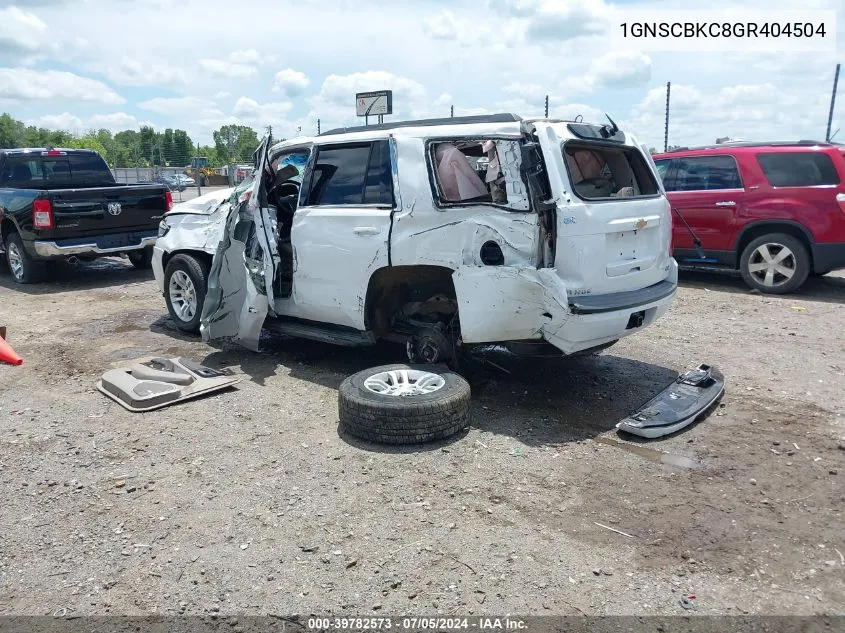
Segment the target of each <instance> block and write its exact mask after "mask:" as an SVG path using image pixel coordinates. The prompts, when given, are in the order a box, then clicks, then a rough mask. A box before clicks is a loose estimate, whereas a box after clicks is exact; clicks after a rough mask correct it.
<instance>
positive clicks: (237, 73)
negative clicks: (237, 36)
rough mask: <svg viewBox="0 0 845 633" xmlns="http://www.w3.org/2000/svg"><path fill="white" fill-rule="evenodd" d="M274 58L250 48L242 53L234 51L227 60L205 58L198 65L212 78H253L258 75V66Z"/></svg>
mask: <svg viewBox="0 0 845 633" xmlns="http://www.w3.org/2000/svg"><path fill="white" fill-rule="evenodd" d="M275 58H276V57H275V55H262V54H261V53H259V52H258V51H257V50H255V49H253V48H250V49H247V50H243V51H234V52H233V53H230V54H229V57H228V58H227V59H214V58H208V57H206V58H203V59H200V60H199V65H200V66H201V67H202V68H203V69H204V70H205V71H207V72H208V73H210V74H212V75H214V76H218V77H231V78H233V79H238V78H247V77H254V76H255V75H257V74H258V68H259V66H262V65H265V64H268V63H270V62H272V61H273V60H275Z"/></svg>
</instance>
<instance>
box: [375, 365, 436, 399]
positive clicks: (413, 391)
mask: <svg viewBox="0 0 845 633" xmlns="http://www.w3.org/2000/svg"><path fill="white" fill-rule="evenodd" d="M445 385H446V380H445V379H444V378H443V376H441V375H439V374H434V373H432V372H428V371H420V370H418V369H394V370H391V371H382V372H379V373H377V374H373V375H372V376H370V377H369V378H367V379H366V380H364V387H366V388H367V389H368V390H369V391H372V392H373V393H377V394H380V395H382V396H421V395H424V394H427V393H434V392H435V391H439V390H440V389H442V388H443V387H444V386H445Z"/></svg>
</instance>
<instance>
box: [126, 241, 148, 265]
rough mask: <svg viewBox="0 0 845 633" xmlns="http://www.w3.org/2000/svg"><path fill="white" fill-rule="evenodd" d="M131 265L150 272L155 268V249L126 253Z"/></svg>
mask: <svg viewBox="0 0 845 633" xmlns="http://www.w3.org/2000/svg"><path fill="white" fill-rule="evenodd" d="M126 256H127V257H128V258H129V261H130V263H131V264H132V265H133V266H134V267H135V268H137V269H138V270H149V269H150V268H152V266H153V247H152V246H147V247H146V248H144V249H140V250H137V251H129V252H128V253H126Z"/></svg>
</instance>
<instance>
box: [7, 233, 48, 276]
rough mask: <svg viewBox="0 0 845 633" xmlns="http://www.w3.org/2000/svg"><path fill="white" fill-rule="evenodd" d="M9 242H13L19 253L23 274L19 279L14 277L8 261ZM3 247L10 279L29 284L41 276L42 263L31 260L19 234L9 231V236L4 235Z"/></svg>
mask: <svg viewBox="0 0 845 633" xmlns="http://www.w3.org/2000/svg"><path fill="white" fill-rule="evenodd" d="M9 244H14V245H15V247H16V248H17V251H18V252H19V253H20V255H21V263H22V265H23V275H22V276H21V278H20V279H18V278H17V277H15V274H14V273H13V272H12V263H11V262H10V261H9ZM3 247H4V248H5V249H6V265H7V266H8V267H9V274H10V275H11V277H12V281H14V282H15V283H17V284H30V283H34V282H36V281H38V280H39V279H40V278H41V276H42V274H43V271H44V267H43V264H42V262H36V261H33V259H32V257H30V255H29V253H27V252H26V248H25V247H24V245H23V240H22V239H21V236H20V235H18V234H17V233H10V234H9V236H8V237H6V243H5V244H4V246H3Z"/></svg>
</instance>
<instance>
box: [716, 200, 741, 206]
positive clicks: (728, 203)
mask: <svg viewBox="0 0 845 633" xmlns="http://www.w3.org/2000/svg"><path fill="white" fill-rule="evenodd" d="M716 206H717V207H735V206H736V202H734V201H733V200H725V201H724V202H717V203H716Z"/></svg>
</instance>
